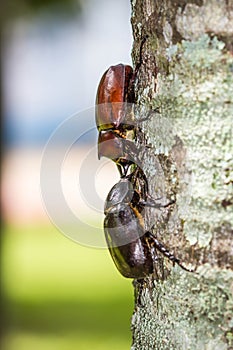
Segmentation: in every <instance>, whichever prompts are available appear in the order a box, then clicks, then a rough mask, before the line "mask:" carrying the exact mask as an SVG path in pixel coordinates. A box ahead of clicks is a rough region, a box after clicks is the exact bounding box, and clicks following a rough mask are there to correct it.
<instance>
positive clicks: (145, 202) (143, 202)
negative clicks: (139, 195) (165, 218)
mask: <svg viewBox="0 0 233 350" xmlns="http://www.w3.org/2000/svg"><path fill="white" fill-rule="evenodd" d="M148 197H149V198H148ZM159 199H160V198H158V199H157V198H156V199H154V198H152V197H150V196H148V195H147V199H146V200H143V199H141V200H140V202H139V204H141V205H144V206H145V207H151V208H158V209H160V208H167V207H169V206H170V205H172V204H174V203H175V201H170V202H168V203H166V204H161V203H156V201H157V200H159Z"/></svg>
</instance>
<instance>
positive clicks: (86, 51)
mask: <svg viewBox="0 0 233 350" xmlns="http://www.w3.org/2000/svg"><path fill="white" fill-rule="evenodd" d="M131 41H132V37H131V29H130V2H129V1H125V0H118V1H116V0H100V1H95V0H85V1H84V0H83V1H82V0H69V1H65V0H64V1H63V0H58V1H57V0H50V1H49V0H43V1H41V0H36V1H34V0H12V1H3V3H2V5H1V48H2V50H1V62H2V65H1V106H2V120H3V129H2V130H3V142H4V144H3V149H2V150H3V152H2V153H3V154H2V181H1V188H2V196H1V197H2V198H1V204H2V212H3V218H2V219H3V220H2V221H3V225H2V232H1V328H2V339H1V343H2V344H1V349H3V350H26V349H31V348H32V349H34V350H41V349H43V350H46V349H49V350H53V349H56V350H69V349H72V350H73V349H79V350H82V349H92V348H94V349H95V350H98V349H101V350H105V349H117V350H118V349H121V350H124V349H129V348H130V344H131V333H130V318H131V315H132V312H133V288H132V284H131V282H132V281H131V280H127V279H124V278H123V277H122V276H121V275H120V274H119V273H118V272H117V270H116V268H115V266H114V265H113V262H112V260H111V258H110V255H109V253H108V251H107V250H106V249H95V248H90V247H85V246H81V245H79V244H77V243H75V242H73V241H71V240H69V239H68V238H66V237H65V236H63V235H62V234H61V233H60V232H59V231H58V230H57V229H56V228H55V227H54V226H53V225H52V224H51V222H50V221H49V218H48V217H47V215H46V214H45V208H44V207H43V205H42V201H41V195H40V184H39V182H40V181H39V178H40V162H41V157H42V153H43V148H44V146H45V144H46V142H47V140H48V138H49V136H50V135H51V133H52V132H53V131H54V129H55V128H56V127H57V126H58V125H59V124H60V123H61V122H62V121H64V120H65V119H66V118H67V117H69V116H70V115H71V114H73V113H75V112H77V111H80V110H82V109H85V108H90V107H92V108H93V105H94V101H95V94H96V89H97V85H98V82H99V79H100V77H101V75H102V74H103V72H104V71H105V70H106V69H107V68H108V66H110V65H112V64H117V63H119V62H123V63H130V51H131ZM90 117H91V118H92V119H93V127H94V128H95V121H94V115H91V116H90ZM77 133H78V130H77ZM96 135H97V132H96ZM96 137H97V136H96ZM89 141H90V142H93V140H88V139H85V142H84V143H83V145H82V147H81V148H80V150H79V149H78V148H77V150H76V151H77V157H76V156H75V157H74V158H72V159H71V162H70V166H69V171H68V172H67V173H66V172H65V174H63V175H64V179H63V180H64V184H65V185H66V184H67V185H69V184H70V182H71V180H70V179H71V176H73V174H74V173H75V174H76V172H77V168H76V163H78V164H81V162H82V161H83V157H84V156H83V154H85V152H84V151H83V150H84V149H85V150H87V151H88V149H89V148H90V144H91V143H89ZM94 142H96V141H95V140H94ZM58 152H59V145H58ZM96 158H97V155H96ZM101 174H102V175H101V176H100V180H101V181H97V185H96V191H97V192H99V193H101V194H100V196H102V200H103V201H104V198H105V197H106V195H107V193H108V191H109V190H110V188H111V186H112V185H113V184H114V183H115V181H116V180H115V177H116V174H115V173H113V172H112V170H111V169H110V170H109V169H105V172H103V173H101ZM76 178H77V176H76ZM87 181H90V179H87ZM110 184H111V185H110ZM78 196H79V194H78V192H76V190H73V188H71V189H69V188H68V192H67V196H66V198H67V200H69V201H70V202H71V203H76V202H75V201H76V199H78V200H79V198H78ZM80 203H81V202H78V205H79V206H80V205H81V204H80ZM54 205H59V203H54ZM76 206H77V203H76ZM76 209H77V210H78V211H80V212H81V215H82V217H81V219H82V221H83V222H86V224H87V227H88V225H89V224H90V225H92V226H93V222H92V223H89V221H90V219H91V218H92V221H93V217H94V220H96V223H95V225H96V227H101V225H102V220H103V215H101V213H100V214H98V211H96V213H95V214H96V215H94V213H93V215H92V214H89V211H88V208H87V209H85V208H84V205H82V207H78V208H76ZM89 209H90V208H89ZM101 210H102V208H101ZM75 229H76V230H77V231H79V227H78V226H77V227H75ZM97 234H98V230H97Z"/></svg>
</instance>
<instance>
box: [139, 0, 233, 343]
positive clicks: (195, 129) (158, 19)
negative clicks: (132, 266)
mask: <svg viewBox="0 0 233 350" xmlns="http://www.w3.org/2000/svg"><path fill="white" fill-rule="evenodd" d="M211 13H212V14H213V15H212V16H211ZM232 16H233V3H232V2H230V1H222V2H219V1H217V0H216V1H215V0H203V1H194V0H192V1H169V0H167V1H164V2H157V1H152V0H147V1H146V2H144V1H143V0H136V1H132V25H133V33H134V38H135V42H134V49H133V57H134V62H135V63H137V61H138V57H139V47H140V43H141V41H142V39H143V37H145V36H147V40H146V41H145V44H144V45H143V48H142V51H143V61H142V65H141V67H140V70H139V74H138V80H137V81H136V92H137V94H136V97H137V101H138V105H139V110H140V111H145V110H148V109H152V111H153V113H152V117H151V118H148V120H146V121H145V122H143V123H142V126H141V127H142V131H143V134H144V138H145V143H146V144H147V145H148V146H149V148H148V150H149V151H148V152H146V156H145V157H144V158H143V159H144V171H145V172H146V175H147V177H148V181H149V184H150V194H151V195H152V196H155V197H156V196H157V197H158V195H161V193H162V194H163V195H165V196H166V198H169V199H175V201H176V204H175V206H174V207H172V208H170V209H169V208H168V210H165V211H163V210H162V211H161V212H160V213H158V212H157V211H155V210H153V209H150V210H148V213H147V220H146V225H147V228H149V227H151V226H152V225H155V229H154V234H155V235H156V236H157V238H158V239H159V240H160V241H161V242H163V243H164V244H165V245H166V246H167V247H168V248H169V249H170V250H171V251H172V252H174V253H175V255H176V256H177V257H178V258H180V259H181V260H182V262H184V264H186V266H188V267H190V266H192V267H194V268H195V267H196V273H186V272H184V271H182V270H181V269H180V268H179V267H177V266H176V267H174V268H173V267H172V266H171V263H170V262H169V261H168V260H167V259H163V257H162V256H161V255H159V254H158V255H159V259H158V263H157V265H156V269H157V270H158V273H157V275H156V280H153V278H152V277H151V278H148V279H146V280H144V281H140V282H139V281H135V282H134V286H135V295H136V297H135V312H134V315H133V318H132V331H133V345H132V349H134V350H136V349H137V350H139V349H140V350H144V349H148V350H153V349H169V350H171V349H176V350H177V349H191V350H192V349H218V350H220V349H221V350H222V349H224V350H225V349H233V272H232V270H233V242H232V238H233V210H232V208H233V56H232V53H231V50H232V31H233V25H232V23H233V21H232ZM160 174H162V179H160V178H159V175H160ZM154 277H155V276H154Z"/></svg>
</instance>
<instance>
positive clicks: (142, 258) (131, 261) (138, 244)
mask: <svg viewBox="0 0 233 350" xmlns="http://www.w3.org/2000/svg"><path fill="white" fill-rule="evenodd" d="M104 232H105V238H106V241H107V244H108V248H109V251H110V254H111V257H112V259H113V261H114V263H115V265H116V267H117V269H118V271H119V272H120V273H121V274H122V275H123V276H124V277H127V278H136V279H140V278H145V277H146V276H148V275H150V274H151V273H153V258H152V255H151V250H150V247H149V245H148V242H147V240H146V236H145V234H144V228H143V226H141V224H140V221H139V220H138V218H137V216H136V215H135V213H134V211H133V209H132V208H131V207H130V206H129V205H127V204H124V203H122V204H118V205H117V206H114V207H112V208H111V209H110V210H109V211H108V213H107V215H106V218H105V221H104ZM126 242H127V243H126Z"/></svg>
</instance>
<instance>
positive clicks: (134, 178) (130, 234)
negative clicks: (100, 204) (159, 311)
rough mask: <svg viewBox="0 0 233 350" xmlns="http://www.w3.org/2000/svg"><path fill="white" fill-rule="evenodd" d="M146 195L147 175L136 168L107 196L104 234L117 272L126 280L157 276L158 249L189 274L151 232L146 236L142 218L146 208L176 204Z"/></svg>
mask: <svg viewBox="0 0 233 350" xmlns="http://www.w3.org/2000/svg"><path fill="white" fill-rule="evenodd" d="M136 184H137V185H136ZM138 186H139V190H138V189H137V187H138ZM147 191H148V188H147V181H146V178H145V175H144V174H143V172H142V171H141V169H139V168H136V170H135V171H134V172H133V173H131V174H130V175H128V176H126V177H125V178H122V179H121V180H120V181H119V182H118V183H117V184H116V185H114V186H113V188H112V189H111V190H110V192H109V194H108V196H107V199H106V203H105V215H106V217H105V221H104V232H105V238H106V241H107V245H108V248H109V251H110V254H111V256H112V259H113V261H114V263H115V265H116V267H117V269H118V270H119V272H120V273H121V274H122V275H123V276H124V277H128V278H135V279H140V278H145V277H146V276H148V275H150V274H152V273H153V272H154V262H155V260H156V259H157V256H156V249H158V250H159V251H160V252H161V253H162V254H163V255H165V256H166V257H167V258H168V259H170V260H171V261H172V262H174V263H177V264H178V265H179V266H180V267H182V268H183V269H184V270H186V271H190V270H188V269H187V268H186V267H184V266H183V265H182V264H181V263H180V260H179V259H177V258H176V257H175V256H174V255H173V254H171V253H170V252H169V251H168V250H167V249H166V248H165V247H164V246H163V244H161V243H160V242H159V241H158V240H157V239H156V237H155V236H154V235H153V234H152V233H151V232H149V231H147V232H145V228H144V218H143V209H144V208H145V206H151V207H156V208H161V207H167V206H169V205H171V204H172V203H174V202H170V203H168V204H166V205H162V204H158V203H156V202H155V201H154V200H153V199H151V198H149V196H148V194H147Z"/></svg>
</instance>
